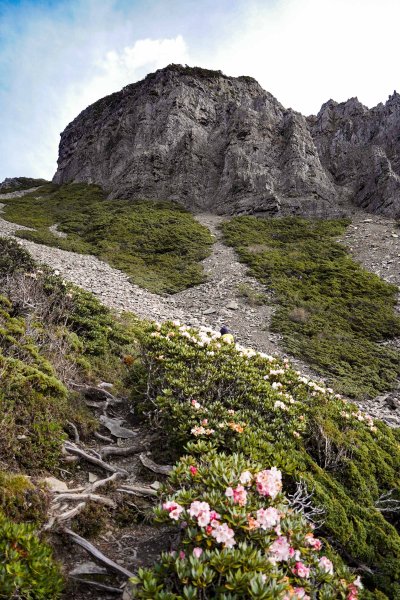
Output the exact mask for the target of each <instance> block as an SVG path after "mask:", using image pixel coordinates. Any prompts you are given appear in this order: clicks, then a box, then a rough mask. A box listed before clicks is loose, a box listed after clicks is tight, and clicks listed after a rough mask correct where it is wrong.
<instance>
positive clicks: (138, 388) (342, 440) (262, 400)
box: [131, 323, 400, 600]
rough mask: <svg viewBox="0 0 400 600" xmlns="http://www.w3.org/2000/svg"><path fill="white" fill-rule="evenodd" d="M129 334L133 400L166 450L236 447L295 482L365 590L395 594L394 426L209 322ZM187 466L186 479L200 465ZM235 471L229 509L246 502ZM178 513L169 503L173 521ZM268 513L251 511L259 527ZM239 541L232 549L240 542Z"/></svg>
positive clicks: (397, 450)
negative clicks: (134, 343) (137, 355)
mask: <svg viewBox="0 0 400 600" xmlns="http://www.w3.org/2000/svg"><path fill="white" fill-rule="evenodd" d="M136 335H137V339H138V340H139V343H140V351H141V355H142V360H141V361H136V362H135V364H134V365H132V369H131V383H132V388H133V389H134V390H135V392H134V394H133V397H132V401H133V402H134V403H135V410H136V411H138V409H139V410H140V409H141V410H142V412H143V413H144V414H146V416H150V418H151V419H152V420H153V424H154V426H158V427H160V428H162V430H163V431H165V432H166V433H168V434H169V435H168V447H169V448H170V449H173V448H175V453H176V455H180V454H181V453H182V448H183V447H184V446H185V444H187V443H188V442H189V443H190V442H193V441H197V442H200V443H202V444H203V445H204V451H205V452H206V451H207V452H208V451H210V450H213V451H217V452H225V453H233V452H238V453H242V454H243V455H244V456H246V457H247V458H248V459H249V460H251V461H255V462H256V463H258V464H259V466H260V469H259V472H260V473H262V472H263V471H264V470H266V469H267V470H268V468H270V467H268V466H275V467H276V468H277V469H278V470H279V471H281V472H282V473H283V475H284V477H285V478H286V481H287V484H288V486H289V488H288V489H289V491H291V492H294V490H295V489H296V482H299V481H300V480H301V481H303V483H304V486H305V487H306V489H307V490H308V491H309V492H310V493H312V503H313V505H314V506H316V507H320V508H322V509H323V511H324V517H323V525H322V529H321V534H322V535H323V536H325V537H326V538H329V540H330V543H331V544H332V546H333V547H334V548H335V550H336V551H337V552H338V553H339V554H341V555H342V556H343V557H344V558H345V560H346V561H348V562H349V564H351V565H355V566H357V565H359V566H360V568H361V569H362V574H363V581H364V583H365V586H366V588H367V589H369V590H371V593H372V594H375V593H376V594H378V595H372V596H371V598H372V597H373V598H380V600H381V599H383V598H385V597H388V598H395V597H399V598H400V536H399V528H398V524H399V523H398V518H396V515H395V514H393V513H391V512H390V511H391V505H390V503H389V505H385V506H384V507H383V508H384V510H379V508H380V502H381V498H385V497H387V496H386V495H387V494H388V493H389V494H390V496H389V497H390V498H392V499H393V500H396V499H400V483H399V473H400V434H399V431H397V430H394V429H391V428H389V427H388V426H387V425H385V424H384V423H382V422H380V421H375V420H374V419H373V418H372V417H371V416H370V415H368V414H366V413H364V412H363V411H361V410H360V409H359V407H357V406H356V405H354V404H353V403H350V402H348V401H347V400H346V399H345V398H342V397H340V396H338V395H337V394H335V393H334V391H333V390H331V389H330V388H327V387H326V386H325V385H323V384H322V383H320V382H317V381H313V380H312V379H310V378H309V377H305V376H304V375H302V374H301V373H300V372H298V371H296V370H295V369H294V368H293V367H292V366H291V365H290V363H289V362H288V361H285V360H280V359H278V358H276V357H273V356H269V355H266V354H263V353H259V352H256V351H255V350H253V349H249V348H244V347H242V346H241V345H239V344H234V343H233V344H228V343H225V342H224V340H223V339H221V336H220V335H219V334H218V333H216V332H213V331H211V330H209V329H206V328H200V329H199V330H194V329H192V328H188V327H186V326H183V325H180V324H179V323H165V324H163V325H159V324H157V323H152V324H148V325H147V326H143V325H140V326H139V327H138V328H137V332H136ZM191 467H192V471H193V473H191V475H192V476H193V477H195V476H196V469H197V468H198V467H197V465H196V464H193V465H191ZM244 472H245V469H244V471H243V473H244ZM243 473H241V474H239V475H240V476H241V477H242V479H243V481H242V480H240V481H237V482H236V483H235V482H233V481H232V482H230V483H227V485H226V490H224V498H225V499H226V500H229V501H230V502H233V504H234V506H235V509H237V507H241V508H244V507H245V506H247V497H248V493H249V492H248V488H247V485H248V482H247V481H246V479H245V474H243ZM255 475H256V474H255V473H254V472H253V471H251V476H252V478H253V479H252V481H253V485H254V486H256V485H258V484H260V485H262V481H261V479H260V481H259V482H258V481H257V480H255V479H254V477H255ZM259 477H260V478H262V475H260V476H259ZM197 500H198V501H199V502H200V501H205V502H209V501H208V500H206V499H203V498H197ZM170 501H171V502H172V501H175V499H170ZM209 504H210V507H212V509H213V510H216V511H217V512H221V511H220V510H219V509H218V508H217V507H216V506H215V505H214V504H213V503H211V502H209ZM393 505H394V504H393ZM181 506H183V507H184V510H185V511H186V510H187V509H188V506H187V504H185V503H181ZM267 508H268V506H266V507H265V506H260V507H259V508H258V509H257V510H261V509H264V510H266V509H267ZM176 511H177V512H176ZM179 511H180V508H179V507H177V508H175V509H172V510H171V514H173V515H176V516H177V517H178V519H177V521H180V519H181V516H180V514H178V513H179ZM271 514H272V513H267V514H265V515H264V513H260V514H259V515H258V518H257V514H256V513H252V514H251V518H252V519H255V521H257V522H258V523H263V522H264V521H265V522H266V523H267V522H269V520H270V519H271V518H272V516H271ZM189 516H190V515H189ZM168 518H170V517H168ZM184 519H186V520H187V515H186V512H185V517H184ZM172 520H174V519H173V518H172ZM188 523H189V521H188ZM223 523H225V521H224V522H221V525H223ZM227 525H228V526H229V527H230V528H231V529H232V527H231V526H230V525H229V523H227ZM247 525H248V526H249V523H247ZM260 530H261V531H263V530H262V528H261V529H260ZM218 531H219V530H218ZM257 532H258V533H257V535H258V534H259V533H260V531H259V529H257ZM225 534H226V530H225V529H223V530H221V535H225ZM211 538H212V539H213V540H214V539H215V538H214V537H213V536H211ZM234 539H235V540H239V541H240V536H239V537H237V535H236V534H235V538H234ZM239 541H238V543H237V544H235V545H233V546H232V548H231V549H230V551H232V552H236V551H237V550H238V547H239V546H238V544H239ZM216 551H217V550H216ZM200 558H201V557H200ZM168 560H171V559H168ZM176 560H177V559H176ZM179 564H181V563H179ZM294 568H296V567H294ZM298 568H299V569H300V570H299V573H300V572H303V571H302V567H300V566H299V567H298ZM306 568H310V566H309V565H306ZM375 590H379V591H377V592H375ZM385 595H386V596H385Z"/></svg>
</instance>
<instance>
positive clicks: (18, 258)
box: [0, 238, 35, 278]
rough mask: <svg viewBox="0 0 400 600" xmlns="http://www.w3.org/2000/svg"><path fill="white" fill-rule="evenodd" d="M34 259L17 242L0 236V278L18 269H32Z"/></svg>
mask: <svg viewBox="0 0 400 600" xmlns="http://www.w3.org/2000/svg"><path fill="white" fill-rule="evenodd" d="M34 265H35V261H34V260H33V258H32V257H31V255H30V254H29V252H27V251H26V250H25V249H24V248H22V247H21V246H20V245H19V244H18V242H16V241H14V240H10V239H8V238H0V278H2V277H5V276H9V275H12V274H13V273H16V272H18V271H22V272H25V271H32V270H33V268H34Z"/></svg>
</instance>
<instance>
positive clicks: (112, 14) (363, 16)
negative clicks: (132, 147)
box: [0, 0, 400, 181]
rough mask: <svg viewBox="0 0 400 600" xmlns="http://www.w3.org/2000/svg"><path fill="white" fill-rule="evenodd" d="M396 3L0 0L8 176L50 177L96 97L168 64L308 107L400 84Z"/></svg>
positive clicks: (0, 171)
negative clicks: (241, 79)
mask: <svg viewBox="0 0 400 600" xmlns="http://www.w3.org/2000/svg"><path fill="white" fill-rule="evenodd" d="M399 23H400V2H399V1H398V0H380V1H379V2H377V1H376V0H213V1H211V0H198V1H197V2H195V1H193V0H37V1H35V0H8V1H7V0H0V132H1V133H0V181H1V180H2V179H3V178H4V177H6V176H8V177H12V176H18V175H25V176H37V177H40V176H43V177H48V178H50V177H52V175H53V173H54V171H55V169H56V160H57V147H58V142H59V134H60V132H61V131H62V130H63V129H64V128H65V126H66V125H67V124H68V123H69V122H70V121H71V120H72V119H73V118H74V117H75V116H76V115H77V114H78V113H79V112H80V111H81V110H83V109H84V108H85V107H86V106H87V105H88V104H90V103H92V102H94V101H95V100H97V99H98V98H100V97H102V96H104V95H106V94H109V93H112V92H113V91H116V90H118V89H121V88H122V87H123V86H124V85H126V84H128V83H132V82H134V81H137V80H138V79H141V78H142V77H144V76H145V75H146V74H147V73H149V72H151V71H154V70H156V69H158V68H161V67H163V66H165V65H167V64H169V63H171V62H178V63H183V64H189V65H200V66H203V67H207V68H212V69H221V70H222V71H224V72H225V73H227V74H229V75H235V76H237V75H243V74H244V75H252V76H253V77H255V78H256V79H258V81H259V82H260V83H261V85H262V86H263V87H264V88H265V89H267V90H268V91H270V92H271V93H272V94H274V95H275V96H276V97H277V98H278V100H279V101H280V102H282V104H284V105H285V106H291V107H292V108H294V109H296V110H299V111H301V112H303V113H304V114H311V113H316V112H318V110H319V108H320V106H321V104H322V103H323V102H325V101H326V100H328V99H329V98H334V99H335V100H338V101H343V100H347V99H348V98H349V97H352V96H358V98H359V99H360V100H361V101H362V102H363V103H365V104H366V105H367V106H374V105H376V104H377V103H378V102H380V101H385V100H386V98H387V96H388V94H390V93H392V91H393V90H394V89H397V90H399V91H400V69H399V68H398V63H399V54H400V50H399V43H398V39H399V38H398V27H399Z"/></svg>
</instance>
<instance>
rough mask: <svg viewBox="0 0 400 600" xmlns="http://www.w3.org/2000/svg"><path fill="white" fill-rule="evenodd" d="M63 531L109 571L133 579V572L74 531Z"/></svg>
mask: <svg viewBox="0 0 400 600" xmlns="http://www.w3.org/2000/svg"><path fill="white" fill-rule="evenodd" d="M63 531H64V532H65V533H66V534H67V535H69V536H70V537H71V538H72V541H73V542H75V544H78V546H81V547H82V548H84V549H85V550H86V552H88V553H89V554H91V555H92V556H94V557H95V558H96V559H97V560H98V561H99V562H101V563H102V564H103V565H105V566H106V567H108V568H109V569H111V570H113V571H115V572H116V573H118V574H119V575H122V576H123V577H127V578H131V577H133V576H134V573H132V572H131V571H128V569H125V568H124V567H121V566H120V565H118V564H117V563H115V562H114V561H113V560H111V559H110V558H107V556H105V555H104V554H103V553H102V552H100V550H98V549H97V548H96V547H95V546H93V544H91V543H90V542H88V541H87V540H85V539H84V538H83V537H81V536H80V535H78V534H77V533H75V532H74V531H71V530H70V529H67V528H64V529H63Z"/></svg>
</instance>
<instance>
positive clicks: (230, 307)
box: [226, 300, 239, 310]
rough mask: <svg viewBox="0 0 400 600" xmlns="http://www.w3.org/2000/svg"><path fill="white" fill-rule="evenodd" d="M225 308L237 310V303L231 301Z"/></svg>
mask: <svg viewBox="0 0 400 600" xmlns="http://www.w3.org/2000/svg"><path fill="white" fill-rule="evenodd" d="M226 308H228V309H229V310H238V308H239V304H238V303H237V302H235V301H234V300H232V301H231V302H228V304H227V305H226Z"/></svg>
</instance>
